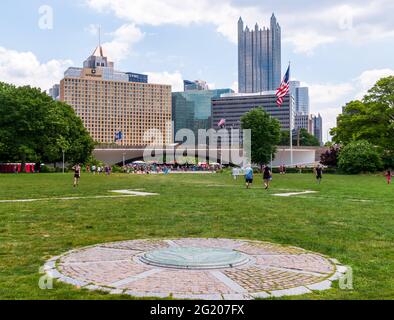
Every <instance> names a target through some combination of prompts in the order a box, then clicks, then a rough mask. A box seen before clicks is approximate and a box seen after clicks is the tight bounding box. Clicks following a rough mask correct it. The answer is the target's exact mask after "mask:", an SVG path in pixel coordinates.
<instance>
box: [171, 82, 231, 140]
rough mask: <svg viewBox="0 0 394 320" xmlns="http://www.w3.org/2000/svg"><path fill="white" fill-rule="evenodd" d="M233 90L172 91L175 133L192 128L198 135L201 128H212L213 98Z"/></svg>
mask: <svg viewBox="0 0 394 320" xmlns="http://www.w3.org/2000/svg"><path fill="white" fill-rule="evenodd" d="M233 92H234V91H233V90H231V89H217V90H194V91H185V92H174V93H172V120H173V121H174V135H176V133H177V132H178V131H179V130H181V129H190V130H192V131H193V132H194V134H195V135H196V137H197V135H198V130H199V129H206V130H207V129H210V128H212V126H211V123H212V119H211V114H212V99H216V98H220V96H221V95H222V94H228V93H233ZM175 142H177V141H175Z"/></svg>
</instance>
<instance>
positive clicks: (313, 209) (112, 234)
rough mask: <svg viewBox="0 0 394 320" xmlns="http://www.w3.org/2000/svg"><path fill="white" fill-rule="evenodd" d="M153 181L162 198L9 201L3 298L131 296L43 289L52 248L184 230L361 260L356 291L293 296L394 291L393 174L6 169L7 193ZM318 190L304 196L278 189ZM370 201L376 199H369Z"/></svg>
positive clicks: (386, 295) (66, 192) (4, 209)
mask: <svg viewBox="0 0 394 320" xmlns="http://www.w3.org/2000/svg"><path fill="white" fill-rule="evenodd" d="M119 189H131V190H135V189H144V190H143V191H146V192H155V193H159V194H160V196H155V197H146V198H144V197H134V198H113V199H112V198H111V199H87V200H86V199H82V200H71V201H62V200H50V201H42V202H30V203H29V202H26V203H0V298H1V299H119V298H124V299H130V297H123V296H110V295H106V294H102V293H96V292H89V291H87V290H78V289H77V288H74V287H72V286H69V285H66V284H61V283H55V286H54V289H53V290H40V289H39V287H38V281H39V278H40V276H41V275H40V274H39V268H40V266H42V265H43V264H44V263H45V261H46V260H47V259H49V258H50V257H53V256H56V255H59V254H62V253H65V252H67V251H68V250H71V249H75V248H78V247H84V246H88V245H94V244H98V243H103V242H112V241H118V240H119V241H121V240H133V239H147V238H179V237H224V238H246V239H252V240H262V241H270V242H275V243H279V244H285V245H293V246H299V247H302V248H304V249H307V250H311V251H316V252H319V253H322V254H326V255H328V256H330V257H332V258H336V259H338V260H339V261H340V262H342V263H343V264H345V265H349V266H351V267H352V268H353V272H354V290H353V291H344V290H340V289H339V288H338V284H337V283H336V284H335V288H334V289H332V290H329V291H325V292H322V293H313V294H309V295H305V296H301V297H300V296H298V297H295V298H293V299H300V298H301V299H393V298H394V278H393V271H394V249H393V248H394V202H393V199H394V185H392V186H387V184H386V183H385V179H384V177H383V176H340V175H338V176H337V175H335V176H334V175H326V176H325V177H324V180H323V184H322V185H320V186H319V185H317V184H316V182H315V180H314V177H313V175H308V174H306V175H299V174H293V175H286V176H279V175H276V176H274V181H273V186H272V189H271V190H270V191H268V192H267V191H265V190H263V188H262V181H261V177H258V178H256V183H255V185H254V188H253V189H251V190H246V189H245V187H244V185H243V181H242V180H238V181H234V180H233V179H232V178H231V176H230V175H229V174H218V175H170V176H137V175H113V176H111V177H105V176H92V175H87V174H83V175H82V181H81V185H80V187H79V188H78V189H73V188H72V175H70V174H65V175H62V174H47V175H46V174H42V175H0V200H8V199H29V198H49V197H75V196H82V197H84V196H97V195H110V194H109V192H108V191H109V190H119ZM287 190H288V191H289V192H291V191H305V190H316V191H318V193H315V194H309V195H302V196H299V197H289V198H282V197H274V196H272V194H273V193H278V192H282V193H283V192H287ZM360 200H367V201H360Z"/></svg>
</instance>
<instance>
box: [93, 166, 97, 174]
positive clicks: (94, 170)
mask: <svg viewBox="0 0 394 320" xmlns="http://www.w3.org/2000/svg"><path fill="white" fill-rule="evenodd" d="M96 170H97V168H96V166H95V165H92V173H93V175H96Z"/></svg>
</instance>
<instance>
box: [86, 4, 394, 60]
mask: <svg viewBox="0 0 394 320" xmlns="http://www.w3.org/2000/svg"><path fill="white" fill-rule="evenodd" d="M85 1H86V3H87V5H88V6H89V7H90V8H92V9H94V10H96V11H99V12H108V11H110V12H113V13H114V14H115V15H116V16H117V17H118V18H120V19H122V20H125V21H127V22H129V23H134V24H136V25H138V26H143V25H150V26H159V25H164V24H173V25H179V26H190V25H192V24H211V25H213V26H215V27H216V30H217V32H219V33H220V34H222V35H223V36H225V37H226V38H228V39H229V40H230V41H232V42H233V43H237V20H238V18H239V16H242V17H243V19H244V21H245V22H247V23H249V26H250V27H253V26H254V24H255V23H256V22H258V23H259V24H260V26H263V25H269V16H270V13H271V10H272V8H275V10H276V11H277V12H278V14H277V17H278V20H279V23H280V24H281V26H282V33H283V39H284V40H285V41H286V42H288V43H291V44H293V45H294V50H295V52H299V53H306V54H312V53H313V51H314V49H316V48H318V47H319V46H321V45H325V44H330V43H334V42H337V41H344V42H353V43H361V44H362V43H365V42H366V41H374V40H377V39H389V38H394V31H393V29H394V23H393V22H392V21H393V20H392V19H391V12H392V10H394V2H393V1H392V0H362V1H360V0H357V1H356V0H348V1H347V2H346V4H343V1H342V0H341V1H340V0H332V1H329V2H328V1H327V2H325V3H322V4H321V5H319V7H318V8H317V7H316V6H315V5H314V3H313V2H311V4H309V5H306V4H305V5H302V6H300V5H298V3H296V2H294V3H291V4H281V3H278V1H273V0H267V1H265V2H263V3H262V2H261V1H252V0H251V1H248V4H244V3H242V2H241V1H237V2H234V1H231V0H217V1H210V0H198V1H196V0H183V1H176V0H133V1H130V0H85ZM311 30H313V31H311Z"/></svg>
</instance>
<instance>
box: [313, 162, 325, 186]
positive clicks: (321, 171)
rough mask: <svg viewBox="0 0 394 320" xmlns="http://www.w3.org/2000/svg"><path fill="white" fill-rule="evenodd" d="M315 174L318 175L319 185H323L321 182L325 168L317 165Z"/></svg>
mask: <svg viewBox="0 0 394 320" xmlns="http://www.w3.org/2000/svg"><path fill="white" fill-rule="evenodd" d="M315 174H316V179H317V183H318V184H321V181H322V179H323V167H322V166H321V165H320V164H319V165H317V167H316V169H315Z"/></svg>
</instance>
